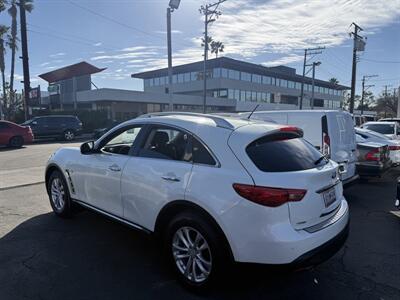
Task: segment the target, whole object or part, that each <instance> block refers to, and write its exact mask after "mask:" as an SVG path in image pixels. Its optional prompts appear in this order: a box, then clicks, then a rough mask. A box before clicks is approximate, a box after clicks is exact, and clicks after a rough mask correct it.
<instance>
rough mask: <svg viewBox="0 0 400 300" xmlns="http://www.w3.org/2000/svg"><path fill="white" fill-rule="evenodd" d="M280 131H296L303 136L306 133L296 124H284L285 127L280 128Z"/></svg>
mask: <svg viewBox="0 0 400 300" xmlns="http://www.w3.org/2000/svg"><path fill="white" fill-rule="evenodd" d="M279 131H282V132H294V133H297V134H298V135H300V136H301V137H302V136H303V135H304V132H303V130H302V129H301V128H299V127H296V126H284V127H281V128H279Z"/></svg>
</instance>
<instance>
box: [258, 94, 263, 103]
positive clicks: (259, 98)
mask: <svg viewBox="0 0 400 300" xmlns="http://www.w3.org/2000/svg"><path fill="white" fill-rule="evenodd" d="M261 101H262V93H261V92H257V102H261Z"/></svg>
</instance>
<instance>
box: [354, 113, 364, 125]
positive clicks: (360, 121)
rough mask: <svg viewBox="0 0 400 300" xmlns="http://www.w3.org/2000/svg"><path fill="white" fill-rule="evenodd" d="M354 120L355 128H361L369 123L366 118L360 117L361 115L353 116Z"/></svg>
mask: <svg viewBox="0 0 400 300" xmlns="http://www.w3.org/2000/svg"><path fill="white" fill-rule="evenodd" d="M353 120H354V126H356V127H360V126H361V125H362V124H364V123H365V122H367V121H366V118H365V116H360V115H353Z"/></svg>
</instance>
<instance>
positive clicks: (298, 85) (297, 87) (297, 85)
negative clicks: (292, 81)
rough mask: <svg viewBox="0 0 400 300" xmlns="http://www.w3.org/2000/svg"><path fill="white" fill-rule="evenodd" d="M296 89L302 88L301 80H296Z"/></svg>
mask: <svg viewBox="0 0 400 300" xmlns="http://www.w3.org/2000/svg"><path fill="white" fill-rule="evenodd" d="M296 90H301V82H296Z"/></svg>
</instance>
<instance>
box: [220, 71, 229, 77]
mask: <svg viewBox="0 0 400 300" xmlns="http://www.w3.org/2000/svg"><path fill="white" fill-rule="evenodd" d="M221 77H222V78H228V70H227V69H221Z"/></svg>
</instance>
